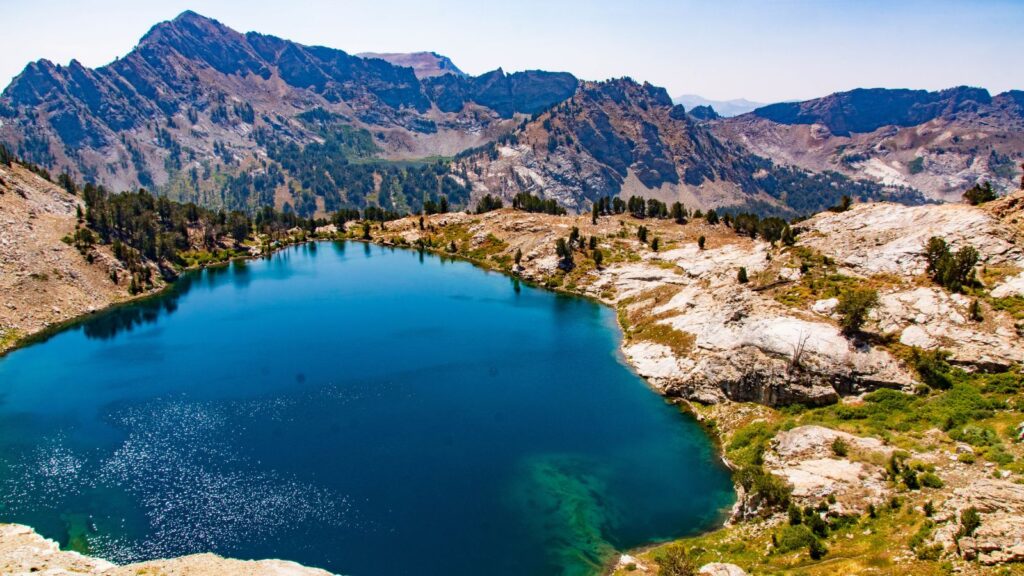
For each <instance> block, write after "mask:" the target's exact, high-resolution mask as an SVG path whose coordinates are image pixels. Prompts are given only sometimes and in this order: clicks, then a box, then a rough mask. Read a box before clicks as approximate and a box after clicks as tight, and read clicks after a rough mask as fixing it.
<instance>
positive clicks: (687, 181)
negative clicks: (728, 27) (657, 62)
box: [458, 78, 916, 214]
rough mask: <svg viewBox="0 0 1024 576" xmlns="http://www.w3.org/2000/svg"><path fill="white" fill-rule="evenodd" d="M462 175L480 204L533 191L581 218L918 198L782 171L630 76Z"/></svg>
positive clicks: (586, 94) (584, 89)
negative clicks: (624, 201) (645, 210)
mask: <svg viewBox="0 0 1024 576" xmlns="http://www.w3.org/2000/svg"><path fill="white" fill-rule="evenodd" d="M458 169H459V170H461V171H462V172H464V173H465V174H468V176H469V178H470V180H471V181H473V182H474V185H475V190H474V193H475V194H476V195H478V196H480V195H483V194H488V193H490V194H498V195H500V196H504V197H511V196H513V195H514V194H516V193H518V192H530V193H533V194H540V195H543V196H545V197H548V198H553V199H555V200H557V201H558V202H559V203H561V204H562V205H564V206H567V207H569V208H571V209H576V210H583V209H587V208H588V206H589V204H590V203H591V202H592V201H594V200H596V199H598V198H601V197H604V196H616V195H625V196H629V195H634V194H635V195H639V196H644V197H649V198H652V197H653V198H657V199H660V200H662V201H666V202H674V201H677V200H679V201H682V202H683V203H685V204H687V205H689V206H691V207H700V208H711V207H721V206H730V207H734V208H736V209H751V210H756V211H760V212H779V213H787V214H794V213H801V212H804V213H806V212H813V211H816V210H819V209H821V208H823V207H826V206H830V205H832V204H834V203H835V202H836V201H838V199H839V197H840V196H841V195H843V194H849V195H851V196H856V197H861V198H864V199H877V198H881V197H886V196H887V195H889V194H893V195H896V196H898V197H899V198H900V199H902V200H906V201H911V202H913V201H915V199H916V198H915V196H914V194H913V192H912V191H907V190H885V189H883V188H882V187H881V186H872V185H866V184H863V183H855V182H852V181H849V180H848V179H846V178H842V177H836V176H835V175H830V174H824V175H812V174H808V173H806V172H805V171H802V170H790V169H780V168H778V167H777V166H774V165H773V164H772V162H771V161H768V160H766V159H764V158H760V157H757V156H754V155H752V154H750V153H749V152H748V151H747V150H746V149H745V148H743V147H742V146H738V145H735V144H732V143H730V142H728V141H723V140H721V139H719V138H717V137H716V136H715V135H714V134H713V133H712V132H711V131H709V130H708V129H707V128H705V127H704V126H703V125H702V124H701V123H700V122H699V120H698V119H696V118H694V117H693V116H691V115H689V114H687V113H686V111H685V109H684V108H683V107H682V106H674V105H673V104H672V100H671V98H669V96H668V93H667V92H665V90H664V89H662V88H658V87H655V86H652V85H650V84H646V83H644V84H639V83H637V82H634V81H633V80H631V79H628V78H623V79H618V80H609V81H606V82H584V83H582V84H581V85H580V87H579V89H578V90H577V91H576V93H575V94H574V95H573V96H572V98H570V99H568V100H566V101H565V102H563V103H561V104H558V105H556V106H554V107H553V108H552V109H550V110H547V111H545V112H543V113H541V114H540V115H538V116H537V117H536V118H534V119H533V120H532V121H530V122H528V123H526V124H523V125H521V126H520V128H519V129H518V130H516V131H515V132H514V133H512V134H511V135H510V136H509V137H506V138H503V139H502V140H501V143H499V144H498V145H496V146H492V147H489V148H487V149H484V150H481V151H478V152H477V153H476V154H471V155H468V156H466V157H464V158H463V159H462V160H461V161H460V162H459V166H458Z"/></svg>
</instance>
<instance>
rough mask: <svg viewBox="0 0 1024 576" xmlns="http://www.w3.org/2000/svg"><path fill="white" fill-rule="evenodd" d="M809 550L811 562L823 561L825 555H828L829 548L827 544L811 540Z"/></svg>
mask: <svg viewBox="0 0 1024 576" xmlns="http://www.w3.org/2000/svg"><path fill="white" fill-rule="evenodd" d="M807 548H808V552H810V555H811V560H821V559H822V558H824V557H825V554H828V548H826V547H825V544H824V543H823V542H822V541H821V540H818V539H817V538H815V539H814V540H811V543H810V544H809V545H808V546H807Z"/></svg>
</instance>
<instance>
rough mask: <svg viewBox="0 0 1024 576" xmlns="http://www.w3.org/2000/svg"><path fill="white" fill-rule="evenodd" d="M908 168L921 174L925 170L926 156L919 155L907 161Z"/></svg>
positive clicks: (911, 171)
mask: <svg viewBox="0 0 1024 576" xmlns="http://www.w3.org/2000/svg"><path fill="white" fill-rule="evenodd" d="M907 170H908V171H909V172H910V173H911V174H920V173H921V172H924V156H918V157H916V158H914V159H913V160H911V161H910V162H908V163H907Z"/></svg>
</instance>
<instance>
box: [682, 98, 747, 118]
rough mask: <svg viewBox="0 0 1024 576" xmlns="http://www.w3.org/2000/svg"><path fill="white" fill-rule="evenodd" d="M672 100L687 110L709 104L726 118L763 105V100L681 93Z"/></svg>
mask: <svg viewBox="0 0 1024 576" xmlns="http://www.w3.org/2000/svg"><path fill="white" fill-rule="evenodd" d="M672 101H673V102H675V103H676V104H682V105H683V106H685V107H686V109H687V110H689V109H691V108H696V107H698V106H710V107H712V108H714V109H715V113H717V114H718V115H719V116H723V117H726V118H730V117H732V116H739V115H740V114H746V113H747V112H752V111H753V110H754V109H755V108H760V107H761V106H764V105H765V104H764V103H763V102H752V101H750V100H747V99H745V98H736V99H734V100H708V99H707V98H704V97H703V96H698V95H696V94H683V95H682V96H676V97H675V98H673V100H672Z"/></svg>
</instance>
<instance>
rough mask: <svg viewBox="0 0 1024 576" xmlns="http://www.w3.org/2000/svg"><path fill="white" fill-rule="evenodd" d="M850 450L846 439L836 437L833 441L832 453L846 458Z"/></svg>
mask: <svg viewBox="0 0 1024 576" xmlns="http://www.w3.org/2000/svg"><path fill="white" fill-rule="evenodd" d="M849 452H850V447H849V446H848V445H847V444H846V440H843V439H842V438H840V437H836V439H835V440H833V441H832V453H833V454H835V455H836V456H838V457H840V458H845V457H846V455H847V454H849Z"/></svg>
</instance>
